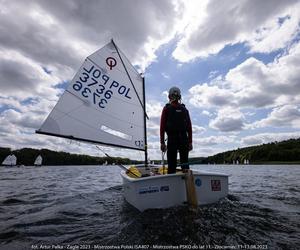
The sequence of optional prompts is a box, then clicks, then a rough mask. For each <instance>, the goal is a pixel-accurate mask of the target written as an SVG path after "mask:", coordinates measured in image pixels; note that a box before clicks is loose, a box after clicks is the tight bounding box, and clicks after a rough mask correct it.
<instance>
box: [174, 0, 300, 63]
mask: <svg viewBox="0 0 300 250" xmlns="http://www.w3.org/2000/svg"><path fill="white" fill-rule="evenodd" d="M198 10H199V8H198ZM204 11H205V15H203V14H202V13H203V12H204ZM199 12H200V14H199V16H198V21H195V20H194V19H193V16H191V19H190V22H189V25H188V26H187V28H186V29H185V30H184V31H183V34H182V38H181V40H180V41H179V43H178V45H177V48H176V49H175V51H174V52H173V56H174V58H176V59H177V60H179V61H180V62H188V61H191V60H193V59H195V58H197V57H207V56H209V55H210V54H217V53H218V52H219V51H221V50H222V49H223V48H224V47H225V46H226V45H231V44H237V43H244V42H246V43H247V44H248V46H249V47H250V50H251V49H252V51H260V52H271V51H275V50H277V49H279V48H284V47H285V46H286V45H287V44H288V42H289V41H291V40H292V39H293V38H294V37H295V36H296V34H297V32H298V31H299V30H298V29H299V28H298V22H299V17H300V14H299V3H298V1H296V0H290V1H281V0H276V1H259V0H255V1H253V0H243V1H231V0H226V1H222V2H220V1H218V0H212V1H208V2H206V1H205V4H203V6H201V9H200V10H199ZM201 14H202V15H201ZM286 16H289V19H286V20H285V21H284V22H283V23H282V22H281V23H280V22H279V21H278V20H280V18H283V17H286ZM216 17H217V18H216Z"/></svg>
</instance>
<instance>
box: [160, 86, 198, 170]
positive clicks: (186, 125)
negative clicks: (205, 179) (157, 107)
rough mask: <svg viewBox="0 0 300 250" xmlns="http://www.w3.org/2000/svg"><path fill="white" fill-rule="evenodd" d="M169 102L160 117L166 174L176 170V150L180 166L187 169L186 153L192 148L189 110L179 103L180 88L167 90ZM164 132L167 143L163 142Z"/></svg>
mask: <svg viewBox="0 0 300 250" xmlns="http://www.w3.org/2000/svg"><path fill="white" fill-rule="evenodd" d="M168 97H169V103H167V104H166V105H165V107H164V108H163V111H162V114H161V119H160V148H161V151H162V152H166V151H167V158H168V174H173V173H175V172H176V166H177V152H178V151H179V155H180V164H181V168H182V169H183V170H184V169H189V165H188V155H189V151H190V150H192V149H193V144H192V123H191V119H190V115H189V111H188V110H187V109H186V107H185V105H184V104H182V103H181V93H180V89H179V88H177V87H172V88H171V89H170V90H169V96H168ZM165 132H166V133H167V135H168V143H167V145H166V144H165Z"/></svg>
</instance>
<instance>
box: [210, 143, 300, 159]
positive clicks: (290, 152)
mask: <svg viewBox="0 0 300 250" xmlns="http://www.w3.org/2000/svg"><path fill="white" fill-rule="evenodd" d="M237 160H238V161H239V163H244V160H249V162H250V163H251V164H255V163H268V162H273V163H276V162H278V163H284V162H291V163H293V162H295V163H297V162H298V163H300V138H299V139H290V140H286V141H282V142H272V143H268V144H263V145H258V146H252V147H245V148H239V149H236V150H232V151H227V152H224V153H219V154H216V155H214V156H209V157H207V159H206V163H217V164H223V163H233V161H235V162H236V161H237Z"/></svg>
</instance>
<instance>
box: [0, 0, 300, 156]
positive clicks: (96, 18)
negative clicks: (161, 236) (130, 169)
mask: <svg viewBox="0 0 300 250" xmlns="http://www.w3.org/2000/svg"><path fill="white" fill-rule="evenodd" d="M112 38H113V39H114V41H115V42H116V44H117V45H118V47H119V48H120V49H121V50H122V51H123V53H125V54H126V56H127V58H128V59H129V60H130V61H131V62H132V63H133V65H135V67H136V68H137V69H138V71H139V72H141V73H143V74H144V75H145V81H146V101H147V114H148V116H149V120H148V121H147V137H148V149H149V158H150V159H161V152H160V143H159V122H160V115H161V111H162V108H163V107H164V105H165V104H166V103H167V102H168V99H167V93H168V90H169V89H170V88H171V87H173V86H177V87H179V88H180V89H181V92H182V102H183V103H184V104H185V105H186V107H187V108H188V110H189V112H190V116H191V119H192V125H193V147H194V149H193V151H191V152H190V157H196V156H209V155H214V154H216V153H219V152H224V151H227V150H233V149H237V148H242V147H247V146H252V145H259V144H263V143H268V142H273V141H282V140H286V139H290V138H299V137H300V42H299V40H300V2H299V1H296V0H264V1H261V0H223V1H219V0H209V1H204V0H201V1H197V0H144V1H140V0H126V1H125V0H124V1H111V0H89V1H82V0H65V1H51V0H39V1H38V0H36V1H31V0H26V1H24V0H0V147H10V148H12V149H13V150H15V149H20V148H24V147H31V148H36V149H41V148H48V149H51V150H56V151H65V152H70V153H80V154H89V155H95V156H104V155H103V153H102V152H101V151H99V150H98V149H97V148H96V147H95V145H92V144H87V143H82V142H76V141H71V140H68V139H62V138H56V137H50V136H46V135H39V134H36V133H35V130H37V129H39V128H40V126H41V125H42V123H43V121H44V120H45V119H46V117H47V116H48V114H49V113H50V111H51V110H52V108H53V107H54V105H55V104H56V102H57V101H58V99H59V97H60V96H61V94H62V93H63V92H64V90H65V88H66V87H67V85H68V83H69V82H70V80H71V79H72V78H73V76H74V75H75V73H76V72H77V70H78V69H79V67H80V65H81V64H82V63H83V61H84V59H85V58H86V57H87V56H88V55H90V54H92V53H93V52H95V51H96V50H98V49H99V48H101V47H103V46H104V45H105V44H107V43H108V42H109V41H110V40H111V39H112ZM101 148H102V149H103V151H105V152H106V153H108V154H110V155H111V156H120V157H128V158H131V159H137V160H143V157H144V156H143V153H142V152H140V151H134V150H127V149H121V150H120V149H116V148H108V147H101Z"/></svg>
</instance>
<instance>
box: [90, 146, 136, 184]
mask: <svg viewBox="0 0 300 250" xmlns="http://www.w3.org/2000/svg"><path fill="white" fill-rule="evenodd" d="M96 147H97V148H98V149H99V150H100V151H101V152H102V153H103V154H105V156H106V157H108V158H109V159H111V160H114V159H113V158H112V157H111V156H110V155H109V154H107V153H105V152H104V150H102V149H101V148H100V147H99V146H97V145H96ZM117 166H119V167H120V168H122V169H124V170H125V171H126V172H127V173H131V174H133V175H134V176H135V177H138V178H139V176H138V175H137V174H135V173H134V172H132V171H131V170H130V169H129V168H126V167H125V166H124V165H123V164H121V163H118V164H117Z"/></svg>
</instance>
